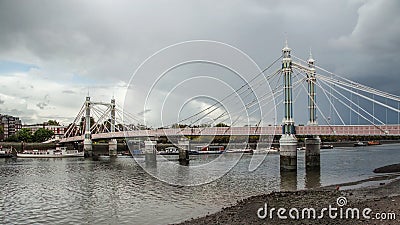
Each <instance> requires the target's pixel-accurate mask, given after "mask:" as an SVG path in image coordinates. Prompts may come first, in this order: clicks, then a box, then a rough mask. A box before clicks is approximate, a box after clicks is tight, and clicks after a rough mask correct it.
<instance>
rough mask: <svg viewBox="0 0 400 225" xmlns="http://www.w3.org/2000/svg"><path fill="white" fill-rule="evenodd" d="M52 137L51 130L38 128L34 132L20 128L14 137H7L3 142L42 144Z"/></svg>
mask: <svg viewBox="0 0 400 225" xmlns="http://www.w3.org/2000/svg"><path fill="white" fill-rule="evenodd" d="M53 136H54V132H53V131H52V130H47V129H45V128H39V129H37V130H36V131H35V132H33V133H32V131H31V130H30V129H29V128H22V129H21V130H19V131H17V132H16V133H15V134H14V135H11V136H10V137H8V138H7V139H6V140H5V141H7V142H21V141H23V142H44V141H47V140H49V139H51V138H52V137H53Z"/></svg>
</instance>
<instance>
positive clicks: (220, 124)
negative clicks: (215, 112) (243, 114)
mask: <svg viewBox="0 0 400 225" xmlns="http://www.w3.org/2000/svg"><path fill="white" fill-rule="evenodd" d="M215 127H229V126H228V125H226V124H225V123H218V124H217V125H215Z"/></svg>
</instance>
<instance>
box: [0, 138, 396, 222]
mask: <svg viewBox="0 0 400 225" xmlns="http://www.w3.org/2000/svg"><path fill="white" fill-rule="evenodd" d="M399 153H400V145H399V144H390V145H381V146H369V147H359V148H334V149H329V150H321V170H320V172H311V173H310V172H307V173H306V172H305V169H304V152H299V154H298V173H297V176H292V175H288V176H287V175H281V174H280V172H279V154H269V155H267V157H266V159H265V160H264V162H263V163H262V164H261V165H260V166H259V167H258V168H257V169H256V170H254V171H249V170H248V165H249V162H250V160H251V157H252V156H251V155H243V157H242V159H241V160H240V161H239V162H238V163H237V165H236V166H235V167H234V168H233V169H232V170H231V171H229V172H228V173H227V174H226V175H225V176H223V177H222V178H220V179H218V180H216V181H213V182H211V183H208V184H204V185H200V186H193V187H182V186H173V185H169V184H167V183H164V182H161V181H159V180H157V179H155V178H154V177H152V176H150V175H148V174H147V173H146V172H145V170H144V169H142V167H141V166H139V165H138V163H137V162H136V161H135V160H134V159H133V158H116V159H110V158H100V159H99V160H92V159H83V158H64V159H19V158H17V159H0V177H1V180H0V189H1V196H0V207H1V211H0V221H1V223H2V224H28V223H35V224H43V223H46V224H81V223H86V224H168V223H176V222H180V221H183V220H187V219H190V218H194V217H199V216H203V215H206V214H207V213H213V212H216V211H218V210H220V209H221V208H222V207H225V206H228V205H231V204H234V203H235V202H236V201H237V200H240V199H243V198H246V197H250V196H253V195H258V194H263V193H269V192H272V191H279V190H291V189H306V188H316V187H319V186H326V185H331V184H337V183H345V182H352V181H358V180H363V179H367V178H370V177H373V176H377V175H376V174H374V173H373V172H372V171H373V169H374V168H377V167H380V166H384V165H388V164H393V163H398V162H399V161H400V154H399ZM216 157H218V155H213V156H211V155H208V156H205V155H198V156H191V162H190V163H191V165H192V164H202V163H205V162H209V161H212V160H213V159H215V158H216ZM224 157H225V158H224V160H225V162H226V163H227V164H229V160H230V157H229V154H226V155H225V156H224ZM233 158H234V157H232V160H233ZM210 169H212V168H210ZM176 176H177V179H179V176H184V175H181V174H180V173H176ZM181 179H185V177H181Z"/></svg>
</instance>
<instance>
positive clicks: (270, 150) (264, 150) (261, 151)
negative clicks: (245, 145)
mask: <svg viewBox="0 0 400 225" xmlns="http://www.w3.org/2000/svg"><path fill="white" fill-rule="evenodd" d="M273 153H279V149H277V148H274V147H272V148H257V149H256V150H253V154H273Z"/></svg>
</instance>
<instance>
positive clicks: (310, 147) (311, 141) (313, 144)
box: [305, 136, 321, 169]
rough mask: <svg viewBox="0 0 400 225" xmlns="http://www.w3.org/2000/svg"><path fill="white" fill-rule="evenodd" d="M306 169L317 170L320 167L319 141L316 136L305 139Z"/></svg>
mask: <svg viewBox="0 0 400 225" xmlns="http://www.w3.org/2000/svg"><path fill="white" fill-rule="evenodd" d="M305 144H306V154H305V155H306V156H305V157H306V158H305V162H306V169H314V168H317V169H319V167H320V161H321V160H320V148H321V139H320V138H319V137H318V136H315V137H312V138H306V140H305Z"/></svg>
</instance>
